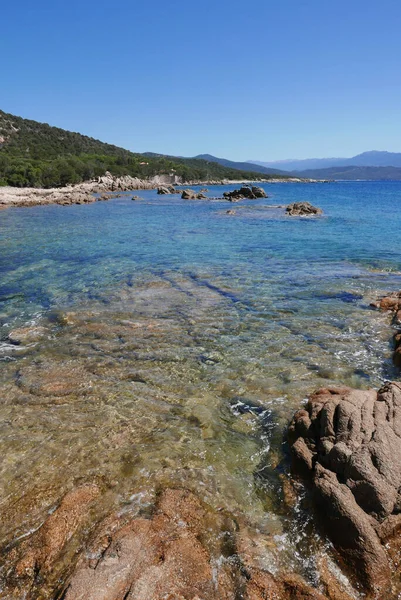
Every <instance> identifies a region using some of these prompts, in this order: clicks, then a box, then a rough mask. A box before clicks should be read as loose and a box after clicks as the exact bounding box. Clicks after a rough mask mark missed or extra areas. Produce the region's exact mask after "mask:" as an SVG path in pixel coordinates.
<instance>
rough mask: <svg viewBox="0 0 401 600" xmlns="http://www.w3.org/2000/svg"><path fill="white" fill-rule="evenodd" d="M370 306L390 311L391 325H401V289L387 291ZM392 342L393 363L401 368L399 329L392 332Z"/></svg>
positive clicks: (400, 331) (400, 332) (400, 333)
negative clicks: (398, 290) (385, 294)
mask: <svg viewBox="0 0 401 600" xmlns="http://www.w3.org/2000/svg"><path fill="white" fill-rule="evenodd" d="M371 306H372V307H373V308H378V309H379V310H383V311H387V312H391V313H392V314H393V317H392V325H394V326H396V327H398V326H399V325H401V291H400V292H392V293H389V294H388V295H387V296H383V298H380V299H379V300H378V301H377V302H372V303H371ZM393 342H394V354H393V363H394V365H395V366H396V367H398V368H399V369H401V330H398V331H397V332H396V333H395V334H394V336H393Z"/></svg>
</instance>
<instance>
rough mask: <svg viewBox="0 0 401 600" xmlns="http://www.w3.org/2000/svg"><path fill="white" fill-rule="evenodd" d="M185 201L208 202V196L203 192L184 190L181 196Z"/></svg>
mask: <svg viewBox="0 0 401 600" xmlns="http://www.w3.org/2000/svg"><path fill="white" fill-rule="evenodd" d="M181 198H182V199H183V200H206V196H205V195H204V194H202V193H201V192H195V190H189V189H188V190H184V191H183V192H182V194H181Z"/></svg>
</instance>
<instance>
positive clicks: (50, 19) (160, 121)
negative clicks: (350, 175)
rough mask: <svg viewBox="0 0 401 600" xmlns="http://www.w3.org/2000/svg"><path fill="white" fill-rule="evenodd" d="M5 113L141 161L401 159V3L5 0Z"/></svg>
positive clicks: (1, 48)
mask: <svg viewBox="0 0 401 600" xmlns="http://www.w3.org/2000/svg"><path fill="white" fill-rule="evenodd" d="M0 19H1V28H0V56H1V63H0V64H1V69H0V108H1V109H2V110H5V111H6V112H10V113H13V114H16V115H20V116H23V117H26V118H31V119H35V120H38V121H44V122H47V123H50V124H51V125H57V126H59V127H63V128H66V129H70V130H73V131H79V132H81V133H85V134H87V135H91V136H93V137H96V138H99V139H101V140H103V141H108V142H111V143H114V144H117V145H120V146H124V147H126V148H129V149H131V150H134V151H138V152H145V151H153V152H160V153H165V154H176V155H183V156H193V155H196V154H199V153H206V152H207V153H210V154H214V155H216V156H224V157H226V158H231V159H233V160H248V159H255V160H256V159H257V160H276V159H284V158H308V157H324V156H353V155H355V154H357V153H359V152H363V151H365V150H389V151H395V152H396V151H398V152H401V1H400V0H380V1H379V0H274V1H273V0H248V1H247V2H244V1H241V2H239V1H237V0H230V1H228V0H203V1H199V0H195V1H194V0H164V1H161V0H153V1H149V0H142V1H139V0H113V1H111V0H79V1H78V0H13V1H11V0H3V1H2V3H1V12H0Z"/></svg>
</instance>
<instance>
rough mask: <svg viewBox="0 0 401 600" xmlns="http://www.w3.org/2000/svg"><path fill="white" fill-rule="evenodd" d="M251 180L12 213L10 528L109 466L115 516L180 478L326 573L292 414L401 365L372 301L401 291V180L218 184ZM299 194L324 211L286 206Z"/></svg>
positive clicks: (293, 557) (1, 406)
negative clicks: (288, 498)
mask: <svg viewBox="0 0 401 600" xmlns="http://www.w3.org/2000/svg"><path fill="white" fill-rule="evenodd" d="M233 187H234V186H232V185H231V186H215V187H209V191H208V193H207V195H208V197H209V199H208V200H194V201H188V200H181V198H180V195H169V196H158V195H157V194H156V191H140V192H135V194H138V195H139V196H140V199H139V200H135V201H133V200H132V193H125V194H123V195H122V197H121V198H118V199H114V200H111V201H109V202H97V203H94V204H89V205H79V206H76V205H72V206H56V205H55V206H43V207H42V206H37V207H31V208H10V209H7V210H3V211H1V212H0V378H1V379H0V381H1V392H0V400H1V402H0V453H1V455H2V457H3V461H2V464H1V466H0V482H1V483H0V487H1V489H0V510H1V513H2V525H1V528H0V543H1V544H2V545H3V546H4V544H9V543H12V542H13V541H15V540H16V539H17V538H21V537H24V536H26V535H28V534H29V532H30V531H32V530H34V529H35V528H37V527H38V526H40V524H41V522H43V519H44V518H45V515H46V514H48V511H49V510H52V507H54V506H55V505H56V503H57V502H58V501H59V499H60V497H61V496H62V495H63V493H65V492H66V491H67V490H68V489H71V487H73V486H74V485H76V484H77V483H82V482H86V481H96V482H101V484H102V485H103V487H104V489H105V490H107V491H108V493H107V494H106V496H105V497H107V501H105V503H104V506H103V510H104V513H105V514H106V513H107V512H108V511H110V510H112V509H113V510H114V509H115V508H118V509H119V510H122V509H123V508H124V507H132V505H138V507H142V508H143V506H146V504H147V503H149V502H151V496H152V493H155V492H156V491H157V490H158V489H160V487H163V486H171V485H178V486H185V487H188V488H189V489H193V490H194V491H196V493H197V494H199V495H200V496H201V497H202V498H203V499H204V500H205V501H207V502H209V503H210V504H212V505H213V506H214V507H217V508H224V509H225V510H228V511H230V512H231V513H232V514H234V515H236V518H238V519H239V520H240V521H243V522H244V523H246V524H247V526H248V527H250V528H253V529H254V530H255V531H258V532H259V533H262V534H263V535H264V536H265V539H266V549H265V552H266V564H265V566H267V568H269V569H270V570H271V571H273V572H274V571H275V570H277V569H280V568H282V567H285V568H291V569H292V570H294V571H295V572H299V573H301V574H302V575H304V576H306V577H307V578H308V579H309V580H310V581H312V582H313V581H314V578H316V577H317V574H316V568H315V558H316V552H317V550H316V548H320V550H319V551H326V550H325V545H324V542H323V541H322V540H321V538H320V537H319V535H318V534H317V533H316V532H315V531H314V529H313V526H312V524H311V523H309V519H308V515H307V514H305V512H304V511H302V510H301V509H300V508H299V506H295V507H294V508H293V510H289V509H288V507H286V506H285V503H284V502H283V499H284V495H283V494H284V492H283V486H284V487H285V479H286V477H287V474H288V470H289V461H288V456H287V449H286V445H285V442H284V432H285V427H286V425H287V424H288V422H289V420H290V418H291V416H292V414H293V413H294V411H295V410H296V409H297V408H299V407H300V406H301V405H302V403H303V402H304V401H305V398H306V397H307V395H308V394H310V393H311V392H313V391H314V390H315V389H316V388H319V387H325V386H328V385H342V384H346V385H351V386H354V387H360V388H367V387H379V386H380V385H381V384H382V382H383V381H385V380H388V379H395V378H398V377H399V373H397V372H396V371H395V370H394V368H393V367H392V362H391V341H390V340H391V334H392V331H391V327H390V323H389V317H388V315H384V314H381V313H379V312H377V311H374V310H372V309H371V308H370V307H369V304H370V302H372V301H373V300H375V299H376V298H377V296H379V295H380V294H383V293H385V292H387V291H391V290H399V289H401V253H400V249H399V240H400V231H401V182H339V183H330V184H270V185H269V184H266V185H264V186H263V187H264V189H265V190H266V191H267V193H268V195H269V197H268V198H267V199H261V200H244V201H242V202H240V203H235V204H234V203H229V202H227V201H225V200H217V199H215V198H216V197H219V196H222V193H223V192H224V191H227V190H231V189H233ZM300 200H307V201H310V202H311V203H312V204H314V205H316V206H319V207H321V208H322V209H323V211H324V215H323V216H322V217H318V218H291V217H287V216H285V214H284V211H283V209H282V208H280V207H282V205H286V204H288V203H290V202H294V201H300ZM227 210H235V211H236V212H235V214H227ZM27 326H36V327H40V328H41V329H40V330H39V334H38V337H37V339H34V340H29V339H28V340H27V341H26V342H24V343H21V344H19V345H16V344H15V343H11V342H10V340H9V339H8V335H9V333H10V331H13V330H15V329H17V328H21V327H27ZM138 510H139V508H138ZM94 518H95V517H94ZM327 552H330V549H329V548H328V549H327ZM5 560H6V559H5Z"/></svg>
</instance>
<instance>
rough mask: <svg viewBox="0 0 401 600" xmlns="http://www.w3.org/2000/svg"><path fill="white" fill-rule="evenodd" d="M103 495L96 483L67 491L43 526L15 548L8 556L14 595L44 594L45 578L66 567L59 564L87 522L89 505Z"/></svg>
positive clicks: (10, 583)
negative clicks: (77, 533) (75, 536)
mask: <svg viewBox="0 0 401 600" xmlns="http://www.w3.org/2000/svg"><path fill="white" fill-rule="evenodd" d="M99 495H100V490H99V488H98V487H97V486H96V485H82V486H80V487H77V488H76V489H74V490H72V491H71V492H69V493H67V494H66V495H65V496H64V498H63V499H62V500H61V502H60V505H59V506H58V507H57V508H56V510H55V511H54V512H52V513H51V514H50V516H49V517H48V518H47V519H46V521H45V522H44V523H43V525H42V526H41V527H40V528H39V529H38V530H37V531H35V532H34V533H33V534H32V535H31V536H30V537H28V538H27V539H25V540H24V541H23V542H22V543H21V544H20V545H19V546H16V547H15V548H13V550H12V551H11V552H10V555H9V557H8V558H9V560H10V562H11V563H12V562H14V567H13V568H12V569H11V570H10V573H9V577H8V581H9V590H10V592H11V590H12V596H11V597H13V598H14V597H15V598H22V597H23V598H36V597H38V592H40V593H44V589H43V588H44V585H43V584H44V581H45V580H46V579H47V577H48V576H49V575H51V573H52V571H53V570H54V569H59V568H62V567H61V565H60V564H58V563H59V561H60V559H61V555H62V554H65V552H66V550H67V546H68V545H69V544H70V542H71V540H72V538H73V537H74V535H75V533H76V532H77V531H78V530H79V529H80V528H82V526H83V525H84V523H85V520H86V517H87V515H88V511H89V508H90V506H91V505H92V504H93V502H94V501H95V500H96V498H98V496H99ZM71 552H74V548H72V549H71ZM71 558H72V557H71ZM60 562H61V561H60ZM7 597H10V596H7ZM40 597H42V596H40Z"/></svg>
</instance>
